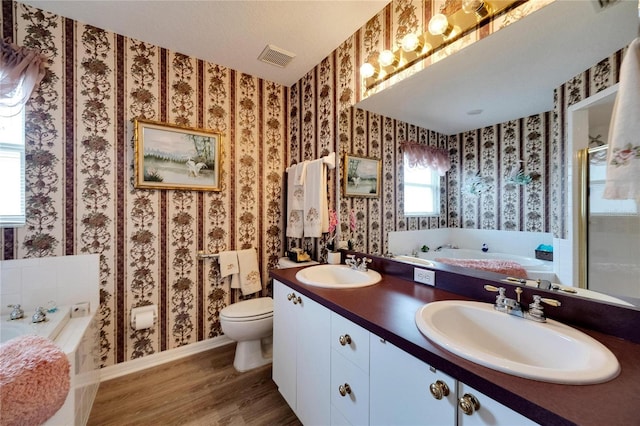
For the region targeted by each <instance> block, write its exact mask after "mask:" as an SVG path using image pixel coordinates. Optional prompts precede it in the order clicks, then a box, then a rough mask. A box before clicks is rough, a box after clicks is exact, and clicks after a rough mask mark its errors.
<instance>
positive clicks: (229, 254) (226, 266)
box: [218, 250, 240, 278]
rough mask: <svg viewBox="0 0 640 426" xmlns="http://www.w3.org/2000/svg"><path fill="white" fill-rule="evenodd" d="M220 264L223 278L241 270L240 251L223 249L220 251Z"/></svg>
mask: <svg viewBox="0 0 640 426" xmlns="http://www.w3.org/2000/svg"><path fill="white" fill-rule="evenodd" d="M218 264H219V265H220V276H221V277H222V278H224V277H228V276H229V275H233V274H237V273H238V272H240V268H239V267H238V253H237V252H236V251H235V250H234V251H221V252H220V253H218Z"/></svg>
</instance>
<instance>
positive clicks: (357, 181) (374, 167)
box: [342, 154, 380, 197]
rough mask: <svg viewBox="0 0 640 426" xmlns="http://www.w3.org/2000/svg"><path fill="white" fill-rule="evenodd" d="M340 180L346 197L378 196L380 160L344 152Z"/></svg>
mask: <svg viewBox="0 0 640 426" xmlns="http://www.w3.org/2000/svg"><path fill="white" fill-rule="evenodd" d="M342 181H343V183H344V185H343V189H344V195H345V196H346V197H378V196H380V160H379V159H376V158H370V157H361V156H356V155H349V154H345V156H344V173H343V179H342Z"/></svg>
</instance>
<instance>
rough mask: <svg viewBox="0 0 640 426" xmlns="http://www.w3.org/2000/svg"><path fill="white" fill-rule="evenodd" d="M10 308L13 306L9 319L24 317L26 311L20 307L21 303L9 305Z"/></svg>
mask: <svg viewBox="0 0 640 426" xmlns="http://www.w3.org/2000/svg"><path fill="white" fill-rule="evenodd" d="M7 307H8V308H13V311H11V313H10V314H9V319H11V320H17V319H20V318H24V311H23V310H22V308H21V307H20V305H18V304H16V305H7Z"/></svg>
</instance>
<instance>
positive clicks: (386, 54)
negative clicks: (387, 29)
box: [378, 50, 398, 67]
mask: <svg viewBox="0 0 640 426" xmlns="http://www.w3.org/2000/svg"><path fill="white" fill-rule="evenodd" d="M397 62H398V61H397V60H396V55H394V54H393V52H392V51H390V50H383V51H382V52H380V55H379V56H378V63H380V66H381V67H388V66H391V65H395V64H396V63H397Z"/></svg>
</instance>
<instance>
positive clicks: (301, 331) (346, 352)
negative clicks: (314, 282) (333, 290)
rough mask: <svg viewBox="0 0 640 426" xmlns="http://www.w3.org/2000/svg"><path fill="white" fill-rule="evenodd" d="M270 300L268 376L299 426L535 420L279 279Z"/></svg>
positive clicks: (523, 422)
mask: <svg viewBox="0 0 640 426" xmlns="http://www.w3.org/2000/svg"><path fill="white" fill-rule="evenodd" d="M273 304H274V312H273V380H274V382H275V383H276V384H277V385H278V389H279V391H280V393H281V394H282V396H283V397H284V398H285V400H286V401H287V403H288V404H289V406H290V407H291V408H292V409H293V411H294V412H295V413H296V415H297V416H298V418H299V419H300V421H301V422H302V423H303V424H305V425H368V424H371V425H418V424H419V425H438V426H441V425H451V426H454V425H457V426H469V425H509V426H516V425H518V426H519V425H523V426H524V425H534V424H536V423H534V422H532V421H531V420H529V419H527V418H526V417H524V416H522V415H520V414H518V413H516V412H515V411H513V410H511V409H509V408H507V407H506V406H504V405H502V404H500V403H498V402H496V401H494V400H492V399H491V398H489V397H487V396H486V395H483V394H481V393H480V392H478V391H476V390H475V389H472V388H471V387H469V386H467V385H465V384H463V383H461V382H458V381H456V380H454V379H453V378H451V377H449V376H448V375H446V374H444V373H442V372H441V371H435V370H434V369H432V368H431V367H430V366H429V365H428V364H426V363H424V362H423V361H420V360H419V359H418V358H416V357H414V356H412V355H410V354H408V353H406V352H404V351H403V350H401V349H399V348H398V347H396V346H394V345H393V344H391V343H389V342H387V341H385V340H382V339H381V338H380V337H378V336H376V335H375V334H373V333H370V332H369V331H368V330H366V329H364V328H362V327H361V326H359V325H357V324H355V323H353V322H351V321H349V320H347V319H346V318H344V317H342V316H340V315H338V314H336V313H335V312H332V311H330V310H329V309H327V308H325V307H323V306H322V305H320V304H319V303H317V302H314V301H313V300H311V299H309V298H308V297H306V296H302V295H300V294H299V293H298V292H296V291H294V290H292V289H291V288H289V287H287V286H286V285H284V284H282V283H281V282H279V281H277V280H274V282H273ZM469 395H473V397H475V398H476V400H477V402H478V404H479V408H477V409H476V408H475V406H474V402H475V401H474V400H473V398H471V397H470V396H469ZM463 398H466V399H464V401H463V403H462V404H461V403H460V400H461V399H463ZM465 411H467V412H468V414H465Z"/></svg>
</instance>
